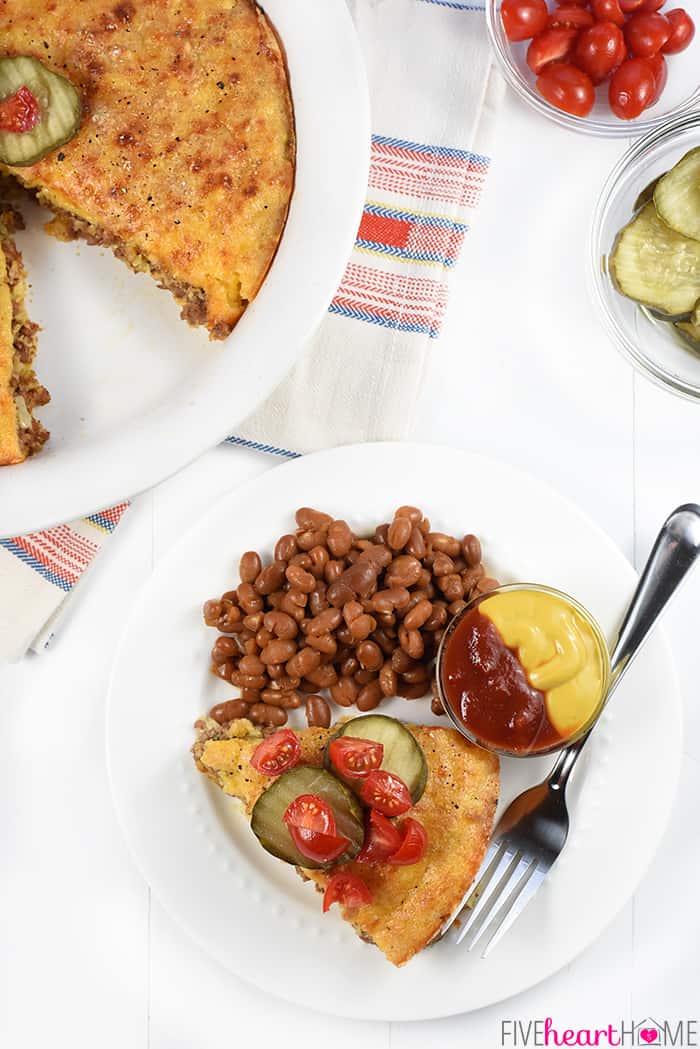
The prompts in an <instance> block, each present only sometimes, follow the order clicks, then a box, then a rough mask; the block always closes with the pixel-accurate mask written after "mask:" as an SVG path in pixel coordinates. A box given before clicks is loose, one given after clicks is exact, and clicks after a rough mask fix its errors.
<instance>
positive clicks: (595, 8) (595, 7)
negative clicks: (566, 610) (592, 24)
mask: <svg viewBox="0 0 700 1049" xmlns="http://www.w3.org/2000/svg"><path fill="white" fill-rule="evenodd" d="M662 2H663V0H662ZM591 11H592V12H593V15H594V17H595V19H596V21H598V22H612V23H613V25H616V26H620V27H622V26H623V25H624V24H625V12H624V11H623V10H622V8H621V7H620V0H591Z"/></svg>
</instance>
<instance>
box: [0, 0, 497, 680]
mask: <svg viewBox="0 0 700 1049" xmlns="http://www.w3.org/2000/svg"><path fill="white" fill-rule="evenodd" d="M350 6H351V9H352V11H353V15H354V18H355V23H356V26H357V30H358V33H359V35H360V39H361V43H362V46H363V50H364V54H365V59H366V63H367V72H368V78H369V85H370V97H371V102H372V122H373V127H374V134H373V135H372V152H371V165H370V173H369V184H368V188H367V199H366V203H365V207H364V211H363V214H362V219H361V222H360V228H359V230H358V232H357V238H356V241H355V246H354V250H353V252H352V256H351V258H350V260H349V262H348V265H347V268H346V270H345V274H344V276H343V279H342V281H341V284H340V287H339V288H338V290H337V292H336V294H335V296H334V298H333V301H332V303H331V304H330V306H329V310H328V316H327V317H326V319H325V320H324V321H323V323H322V324H321V326H320V328H319V330H318V332H317V334H316V336H315V337H314V338H313V339H312V341H311V343H310V345H309V346H308V347H307V349H306V351H305V353H304V355H303V357H302V359H301V360H300V361H299V363H298V365H297V366H296V367H295V368H294V370H293V371H292V373H291V374H290V375H289V376H288V377H287V379H285V381H284V382H283V383H282V384H281V386H280V387H279V388H278V389H277V390H276V391H275V392H274V394H273V395H272V396H271V397H270V398H269V399H268V401H267V402H266V403H265V404H263V405H262V406H261V407H260V408H259V409H258V410H257V411H256V412H255V413H254V414H253V415H252V416H251V417H250V418H249V419H248V420H246V422H245V423H244V424H243V426H242V427H241V428H240V430H239V432H238V433H237V434H236V435H234V436H232V437H230V438H229V443H230V444H232V445H239V446H240V445H242V446H245V447H249V448H254V449H258V450H260V451H264V452H268V453H271V454H276V455H279V456H282V457H294V456H296V455H297V454H300V453H302V452H306V451H309V450H312V449H315V448H321V447H329V446H332V445H337V444H343V443H348V442H351V441H369V440H383V439H401V438H404V437H406V436H408V434H409V432H410V426H411V415H412V409H413V405H414V403H415V401H416V398H417V395H418V392H419V389H420V384H421V380H422V376H423V373H424V369H425V364H426V357H427V355H428V354H429V352H430V349H431V347H432V346H433V345H434V340H435V339H437V338H438V336H439V334H440V329H441V327H442V324H443V320H444V317H445V311H446V308H447V302H448V291H449V276H450V271H451V270H452V269H453V268H454V267H455V265H456V264H457V262H458V260H459V257H460V253H461V251H462V249H463V247H464V245H465V243H466V242H467V241H468V238H469V229H470V225H471V222H472V219H473V215H474V212H475V209H476V208H477V206H478V203H479V198H480V195H481V191H482V189H483V186H484V184H485V182H486V178H487V175H488V170H489V153H490V149H489V144H488V135H489V133H490V130H491V128H492V126H493V119H492V117H493V111H494V110H495V108H496V106H497V104H498V100H499V98H500V93H501V82H500V80H499V79H498V78H497V76H496V75H495V74H494V73H493V71H492V68H491V61H490V55H489V47H488V42H487V38H486V27H485V19H484V13H483V11H484V9H483V5H482V4H479V3H470V2H463V0H350ZM127 506H128V504H127V503H122V504H121V505H119V506H117V507H112V508H110V509H107V510H103V511H101V512H99V513H95V514H92V515H91V516H90V517H87V518H84V519H82V520H80V521H77V522H72V523H71V524H67V525H62V526H60V527H59V528H52V529H49V530H48V531H46V532H42V533H39V534H37V535H29V536H21V537H16V538H14V539H8V540H0V662H2V661H3V660H12V659H18V658H20V657H21V656H22V655H23V654H24V652H26V651H27V649H29V648H32V649H34V650H36V651H41V650H43V649H44V648H46V647H48V645H49V644H50V642H51V640H52V638H53V636H54V634H55V631H56V628H57V624H58V622H59V620H60V618H61V616H62V615H63V613H64V611H65V609H66V606H67V603H68V598H69V596H71V597H72V596H73V595H74V593H75V589H76V587H77V586H78V585H79V583H80V582H81V581H83V580H84V579H85V573H86V572H87V569H88V568H89V566H90V565H91V564H92V562H93V561H94V559H95V557H96V556H97V554H98V553H99V551H100V549H101V548H102V546H103V545H104V544H105V542H106V541H107V539H108V537H109V536H110V535H111V534H112V532H113V531H114V530H115V528H116V527H117V525H118V523H119V520H120V518H121V516H122V514H123V513H124V512H125V510H126V509H127Z"/></svg>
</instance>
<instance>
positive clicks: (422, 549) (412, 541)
mask: <svg viewBox="0 0 700 1049" xmlns="http://www.w3.org/2000/svg"><path fill="white" fill-rule="evenodd" d="M426 549H427V547H426V545H425V536H424V535H423V533H422V532H421V530H420V528H419V527H418V525H415V524H414V525H413V527H412V528H411V535H410V537H409V540H408V542H407V543H406V553H407V554H412V555H413V557H417V558H418V559H419V560H422V559H423V558H424V557H425V554H426Z"/></svg>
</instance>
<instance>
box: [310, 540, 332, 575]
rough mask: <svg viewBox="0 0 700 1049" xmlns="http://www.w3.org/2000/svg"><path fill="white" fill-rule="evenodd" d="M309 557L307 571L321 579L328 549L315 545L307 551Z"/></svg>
mask: <svg viewBox="0 0 700 1049" xmlns="http://www.w3.org/2000/svg"><path fill="white" fill-rule="evenodd" d="M309 557H310V558H311V568H310V569H309V571H310V572H311V574H312V575H313V576H314V577H315V578H316V579H323V573H324V570H325V567H326V565H327V564H328V551H327V550H326V548H325V546H315V547H314V548H313V550H311V551H310V552H309Z"/></svg>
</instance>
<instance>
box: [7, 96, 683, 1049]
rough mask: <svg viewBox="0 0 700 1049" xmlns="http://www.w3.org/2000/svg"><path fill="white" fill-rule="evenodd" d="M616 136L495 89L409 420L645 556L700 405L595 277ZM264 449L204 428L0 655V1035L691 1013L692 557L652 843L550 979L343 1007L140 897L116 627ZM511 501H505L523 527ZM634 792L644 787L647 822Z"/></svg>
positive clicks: (377, 1031)
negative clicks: (475, 190)
mask: <svg viewBox="0 0 700 1049" xmlns="http://www.w3.org/2000/svg"><path fill="white" fill-rule="evenodd" d="M624 148H625V146H624V143H621V142H613V143H605V142H601V141H598V140H595V139H588V138H585V137H583V136H574V135H571V134H568V133H566V132H565V131H563V130H561V129H559V128H555V127H554V126H551V125H549V124H548V123H546V122H544V121H543V120H542V119H541V118H537V117H535V116H534V115H532V114H531V113H530V112H529V111H527V110H526V109H525V108H524V107H523V106H521V105H520V104H519V103H518V102H517V101H516V100H515V99H514V98H512V97H510V96H509V97H508V98H507V100H506V104H505V107H504V111H503V114H502V118H501V122H500V133H499V137H498V141H497V144H496V146H495V148H494V157H495V163H494V168H493V174H492V179H491V184H490V187H489V191H488V194H487V197H486V199H485V201H484V205H483V207H482V209H481V211H480V213H479V215H478V221H477V225H476V228H475V230H474V231H473V233H471V234H470V235H469V240H468V242H467V245H466V247H465V258H464V259H463V261H462V263H461V265H460V268H459V270H458V271H457V272H456V274H455V279H454V285H453V294H452V304H451V309H450V313H449V316H448V319H447V323H446V327H445V330H444V334H443V336H442V338H441V339H440V340H439V341H438V342H437V343H436V344H435V347H434V352H433V357H432V361H431V363H430V366H429V369H428V372H427V375H426V382H425V389H424V392H423V396H422V399H421V403H420V405H419V408H418V412H417V415H416V420H415V427H414V436H415V437H416V438H417V439H424V440H429V441H436V442H444V443H449V444H454V445H458V446H461V447H464V448H470V449H474V450H477V451H483V452H487V453H489V454H491V455H494V456H498V457H502V458H504V459H506V460H510V461H511V462H514V463H517V464H519V465H521V466H522V467H524V468H526V469H528V470H530V471H532V472H534V473H537V474H539V475H540V476H542V477H543V478H545V479H546V480H548V481H549V482H551V483H552V484H553V485H555V486H556V487H557V488H558V489H559V490H560V491H561V492H563V493H565V494H566V495H568V496H570V497H571V498H572V499H574V500H575V501H576V502H577V503H578V504H579V505H580V506H581V507H582V508H583V509H584V510H585V511H586V512H587V513H588V514H589V515H590V516H591V517H592V518H593V519H594V520H596V521H597V522H598V523H599V524H600V525H601V526H602V527H603V528H605V529H606V530H607V532H609V534H610V535H611V536H612V537H613V538H614V539H615V540H616V541H617V543H618V544H619V545H620V546H621V548H622V549H623V550H624V551H625V553H626V554H627V555H628V556H629V557H630V559H633V560H634V561H635V562H636V563H637V564H638V565H639V564H640V563H641V562H642V561H643V559H644V557H645V554H646V552H647V551H648V549H649V545H650V543H651V541H652V539H653V536H654V534H655V532H656V529H657V528H658V526H659V525H660V523H661V521H662V520H663V518H664V516H665V514H666V513H667V512H668V511H669V510H670V509H671V508H672V507H674V506H675V505H676V504H678V503H680V502H684V501H688V500H699V499H700V471H699V470H698V455H697V451H698V448H699V447H700V407H695V406H694V405H692V404H686V403H684V402H682V401H680V400H678V399H676V398H673V397H671V396H670V395H668V394H665V393H664V392H662V391H659V390H656V389H654V388H653V387H652V386H650V385H649V384H648V383H647V382H646V381H645V380H643V379H640V378H637V377H635V376H634V375H633V373H632V371H631V369H630V368H629V367H628V365H627V364H626V363H625V362H624V361H623V360H622V359H620V358H619V357H618V356H617V354H616V353H615V351H614V349H613V348H612V347H611V346H610V345H609V343H608V342H607V338H606V336H605V335H604V334H603V333H602V331H601V329H600V328H599V327H598V323H597V320H596V317H595V316H594V314H593V310H592V307H591V305H590V304H589V301H588V298H587V294H586V290H585V283H584V268H585V264H586V257H585V251H586V248H585V245H586V243H587V232H588V227H589V223H590V218H591V215H592V211H593V207H594V203H595V200H596V196H597V193H598V191H599V189H600V186H601V184H602V181H603V179H604V177H605V175H606V172H607V171H608V169H609V168H610V167H611V165H612V163H613V161H614V160H615V159H616V157H617V156H618V155H619V154H620V153H621V152H622V150H623V149H624ZM276 466H277V461H276V460H274V459H270V458H269V457H267V456H265V455H260V454H256V453H252V452H245V451H240V450H236V449H233V448H229V447H222V448H217V449H215V450H213V451H211V452H210V453H208V454H207V455H206V456H204V457H203V458H202V459H201V460H200V461H199V462H197V463H196V464H194V465H193V466H191V467H190V468H188V469H187V470H185V471H183V472H182V473H181V474H180V475H178V476H177V477H175V478H173V479H172V480H170V481H168V482H167V483H165V484H163V485H162V486H161V487H160V488H158V489H157V490H155V491H153V492H151V493H149V494H147V495H144V496H142V497H141V498H139V499H138V500H137V501H136V503H135V505H134V508H133V510H132V511H131V512H130V513H129V515H128V516H127V517H126V518H125V520H124V522H123V524H122V525H121V526H120V528H119V532H118V536H117V537H116V538H115V540H114V541H113V542H112V544H111V545H110V547H109V549H108V550H107V552H106V554H105V555H104V556H103V559H102V561H101V563H100V564H99V565H98V566H97V567H96V568H95V571H94V577H93V579H92V582H91V585H90V586H88V587H87V588H86V590H85V593H84V594H83V596H82V598H81V600H80V601H79V602H78V603H77V605H76V607H75V609H74V612H73V613H72V617H71V619H70V621H69V622H68V623H66V624H65V626H64V627H63V629H62V633H61V636H60V638H59V640H58V641H57V643H56V644H55V647H54V649H53V651H52V652H50V653H49V654H47V655H44V656H42V657H40V658H32V659H27V660H25V661H24V662H23V663H22V664H20V665H18V666H15V667H11V668H5V669H3V670H0V740H2V760H1V761H0V783H1V784H2V790H1V791H0V916H1V917H0V930H1V932H0V1045H3V1046H8V1047H9V1046H12V1047H13V1049H25V1047H31V1049H33V1047H35V1046H37V1047H38V1046H40V1045H44V1046H48V1047H51V1049H64V1047H68V1046H70V1047H79V1049H82V1047H83V1046H85V1047H88V1046H90V1047H92V1046H93V1045H99V1046H100V1049H125V1047H129V1049H147V1047H148V1049H214V1047H217V1049H218V1047H219V1046H221V1045H235V1044H238V1045H241V1044H242V1045H245V1044H251V1045H255V1044H265V1045H274V1044H280V1045H284V1046H289V1047H292V1049H296V1047H301V1046H308V1045H312V1044H318V1043H319V1041H320V1040H321V1039H332V1041H331V1043H330V1044H332V1045H333V1046H334V1047H337V1049H342V1047H345V1046H348V1047H350V1046H353V1047H355V1046H356V1045H358V1044H362V1045H365V1046H367V1047H369V1049H375V1047H376V1049H382V1047H385V1046H386V1047H387V1049H388V1047H389V1046H391V1047H392V1049H411V1047H414V1046H415V1047H419V1046H420V1047H422V1046H424V1045H426V1044H435V1043H436V1042H438V1041H439V1043H440V1044H441V1046H442V1047H443V1049H450V1047H452V1046H454V1047H460V1049H462V1047H465V1046H470V1047H471V1046H474V1047H476V1049H491V1047H492V1046H493V1047H497V1046H499V1045H500V1044H501V1043H500V1021H501V1019H523V1020H529V1019H536V1018H543V1017H546V1016H552V1017H553V1019H554V1021H555V1023H556V1024H557V1025H558V1026H560V1027H578V1026H581V1027H595V1026H597V1025H607V1023H617V1022H619V1021H620V1020H621V1019H624V1020H625V1021H626V1022H627V1023H629V1022H630V1020H631V1019H632V1018H634V1019H642V1018H644V1017H645V1016H647V1015H651V1016H653V1017H655V1018H656V1019H657V1020H663V1019H664V1018H668V1019H672V1018H673V1019H682V1018H697V1016H698V1014H699V1013H700V993H699V992H698V982H697V974H698V971H700V946H699V945H700V909H699V908H698V906H697V877H698V870H699V869H700V825H699V824H698V819H697V806H698V799H699V798H700V742H699V741H698V740H699V736H700V709H699V708H700V697H699V696H698V694H697V692H698V690H697V686H696V681H697V680H698V678H700V646H698V644H697V640H696V634H697V622H698V616H697V610H698V601H699V599H700V575H697V576H696V577H695V578H694V579H692V580H691V582H690V583H689V585H688V586H687V588H686V589H685V591H684V592H683V593H682V594H681V595H680V596H679V598H678V600H677V601H676V603H675V605H674V607H673V609H672V610H671V612H670V614H669V616H668V618H667V628H668V631H669V634H670V637H671V642H672V646H673V650H674V653H675V657H676V660H677V665H678V671H679V675H680V680H681V684H682V689H683V693H684V698H685V708H686V737H685V752H684V756H683V770H682V778H681V793H680V795H679V798H678V804H677V807H676V811H675V815H674V818H673V820H672V823H671V826H670V827H669V829H668V832H667V835H666V838H665V842H664V846H663V848H662V849H661V851H660V853H659V854H658V856H657V859H656V861H655V862H654V864H653V866H652V868H651V870H650V871H649V872H648V873H647V875H646V877H645V879H644V881H643V883H642V886H641V888H640V890H639V892H638V893H637V895H636V897H635V898H634V900H633V901H631V902H630V904H629V905H628V906H627V907H626V908H625V910H624V912H623V913H622V914H621V915H620V916H619V918H618V919H617V920H616V921H615V922H614V924H613V925H612V927H610V928H609V929H608V931H607V932H606V934H605V935H604V936H603V937H602V938H601V940H599V941H598V943H596V944H595V945H594V946H593V947H592V948H591V949H590V950H589V951H587V952H586V954H584V955H583V956H582V957H581V958H580V959H579V960H578V961H576V962H575V963H574V964H572V965H571V966H569V967H568V968H567V969H566V970H564V971H562V972H561V973H559V974H558V975H557V976H556V977H554V978H553V979H551V980H550V981H548V982H547V983H545V984H543V985H541V986H539V987H537V988H535V989H534V990H532V991H530V992H527V993H525V994H523V995H520V996H519V997H517V998H515V999H512V1000H510V1001H508V1002H504V1003H502V1004H501V1005H499V1006H496V1007H493V1008H489V1009H487V1010H484V1011H482V1012H480V1013H476V1014H471V1015H468V1016H461V1017H456V1018H452V1019H449V1020H444V1021H438V1022H430V1023H425V1024H400V1023H397V1024H392V1025H388V1024H357V1023H353V1022H349V1021H340V1020H335V1019H332V1018H329V1017H326V1016H323V1015H321V1014H316V1013H312V1012H308V1011H306V1010H303V1009H297V1008H293V1007H290V1006H289V1005H285V1004H283V1003H281V1002H279V1001H277V1000H276V999H275V997H274V995H273V993H272V991H273V989H272V988H271V989H270V992H269V993H262V992H260V991H258V990H254V989H252V988H251V987H250V986H248V985H246V984H244V983H242V982H240V981H238V980H236V979H234V978H233V977H231V976H229V975H228V974H227V973H226V972H224V971H223V970H221V969H220V968H219V967H218V966H217V965H216V964H214V963H213V962H211V961H210V960H209V959H208V958H207V957H205V956H204V955H202V954H201V952H200V951H199V950H198V949H197V948H196V947H195V946H193V944H192V943H190V941H189V940H188V939H187V938H186V937H185V935H184V934H183V933H182V932H181V931H180V930H179V928H178V927H177V926H176V925H174V924H173V922H172V921H171V920H170V918H169V917H168V916H167V915H165V914H164V913H163V911H162V910H161V908H160V907H159V905H158V903H157V901H156V900H155V899H152V898H151V896H150V893H149V890H148V888H147V887H146V886H145V884H144V883H143V882H142V881H141V879H140V877H139V875H138V874H137V872H136V870H135V868H134V866H133V863H132V861H131V859H130V857H129V855H128V853H127V851H126V847H125V845H124V842H123V840H122V837H121V834H120V832H119V829H118V827H117V824H116V821H115V817H114V814H113V811H112V806H111V801H110V796H109V789H108V783H107V776H106V771H105V755H104V740H103V734H104V723H103V718H104V695H105V686H106V682H107V676H108V671H109V666H110V660H111V658H112V653H113V649H114V644H115V639H116V637H117V636H118V634H119V631H120V628H121V625H122V623H123V622H124V620H125V618H126V616H128V614H129V609H130V607H131V605H132V602H133V599H134V596H135V594H136V592H137V590H138V588H139V587H140V586H141V584H142V583H143V581H144V580H145V579H146V578H147V577H148V575H149V573H150V571H151V569H152V566H153V565H154V563H155V562H156V561H157V560H158V559H159V558H160V557H161V556H162V555H163V553H164V552H165V551H166V550H167V549H168V547H169V546H170V544H171V543H172V542H173V541H174V540H175V539H176V538H177V537H178V536H179V535H180V534H181V533H182V531H183V530H184V529H186V528H187V527H188V526H189V525H190V524H191V523H192V522H194V521H195V520H196V518H197V517H198V516H199V515H200V514H201V512H202V511H203V510H204V509H205V508H206V507H207V506H208V505H209V504H210V503H211V501H212V500H214V499H216V498H217V496H218V495H219V494H221V493H223V492H224V491H226V490H227V489H228V488H229V487H231V486H232V485H235V484H236V483H237V482H238V481H241V480H243V479H245V478H247V477H251V476H254V475H255V474H257V473H260V472H262V471H263V470H268V469H274V468H275V467H276ZM465 483H468V479H465ZM517 520H518V513H517V507H516V508H514V513H513V527H514V528H517ZM563 541H565V537H563ZM163 614H164V615H165V616H167V614H168V612H167V609H164V610H163ZM153 658H154V659H156V660H157V659H158V658H159V656H158V652H157V651H154V652H153ZM659 702H660V703H663V702H664V697H663V695H660V696H659ZM147 710H148V702H147V697H144V721H143V725H142V726H135V731H153V732H157V731H158V726H157V725H149V723H148V718H147ZM644 804H645V803H644V798H643V797H640V798H639V832H640V834H643V833H644V828H645V820H644ZM621 861H624V858H623V857H621ZM571 905H572V907H581V906H585V900H572V901H571ZM358 1040H359V1041H358Z"/></svg>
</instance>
